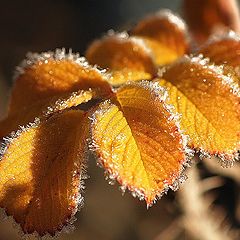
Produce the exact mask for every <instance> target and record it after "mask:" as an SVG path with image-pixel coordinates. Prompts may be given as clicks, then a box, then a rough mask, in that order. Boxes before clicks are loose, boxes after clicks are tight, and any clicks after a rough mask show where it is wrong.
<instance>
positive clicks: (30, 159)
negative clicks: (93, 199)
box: [0, 111, 88, 235]
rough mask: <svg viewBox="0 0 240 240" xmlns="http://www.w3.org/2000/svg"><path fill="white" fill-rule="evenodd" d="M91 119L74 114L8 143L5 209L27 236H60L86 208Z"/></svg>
mask: <svg viewBox="0 0 240 240" xmlns="http://www.w3.org/2000/svg"><path fill="white" fill-rule="evenodd" d="M85 118H86V117H85V115H84V113H83V112H81V111H69V112H66V113H62V114H59V115H55V116H53V117H51V118H49V119H48V120H47V121H45V122H35V123H34V124H32V125H31V126H29V127H27V128H25V129H22V130H21V131H19V132H17V133H16V134H15V135H12V137H10V138H8V139H5V144H6V148H5V150H4V152H3V155H2V157H1V161H0V169H1V171H0V206H1V207H2V208H4V209H5V210H6V213H7V214H8V215H11V216H13V218H14V220H15V221H16V222H18V223H19V224H20V225H21V227H22V230H23V232H24V233H33V232H34V231H36V232H37V233H38V234H39V235H45V234H46V233H50V234H51V235H54V234H55V233H56V232H57V231H59V230H61V229H62V228H63V226H64V225H66V224H67V223H68V222H69V221H70V220H71V218H72V217H73V215H74V214H75V213H76V211H77V207H78V204H82V196H81V193H80V192H81V190H82V188H83V186H82V182H81V179H82V177H83V167H84V155H85V150H86V140H85V139H86V134H87V132H88V130H87V129H88V127H87V125H86V123H85Z"/></svg>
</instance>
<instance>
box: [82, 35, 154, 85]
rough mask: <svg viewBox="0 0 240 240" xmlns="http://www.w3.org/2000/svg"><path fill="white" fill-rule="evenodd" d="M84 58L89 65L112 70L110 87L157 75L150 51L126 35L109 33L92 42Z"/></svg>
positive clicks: (143, 44)
mask: <svg viewBox="0 0 240 240" xmlns="http://www.w3.org/2000/svg"><path fill="white" fill-rule="evenodd" d="M86 58H87V59H88V61H89V62H90V63H91V64H97V65H99V66H100V67H102V68H109V69H110V70H112V77H111V78H110V83H111V84H112V85H120V84H122V83H125V82H127V81H130V80H131V81H137V80H142V79H150V78H152V77H153V76H155V75H156V73H157V69H156V67H155V65H154V62H153V59H152V57H151V50H150V49H148V48H147V46H146V45H145V43H144V41H143V40H141V39H140V38H136V37H128V35H127V33H119V34H113V33H111V32H110V33H109V35H107V36H104V37H103V38H102V39H100V40H97V41H95V42H93V43H92V44H91V45H90V47H89V48H88V50H87V52H86Z"/></svg>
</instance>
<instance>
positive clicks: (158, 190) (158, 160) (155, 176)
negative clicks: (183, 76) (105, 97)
mask: <svg viewBox="0 0 240 240" xmlns="http://www.w3.org/2000/svg"><path fill="white" fill-rule="evenodd" d="M165 98H166V92H165V91H164V89H162V88H161V87H160V86H159V85H158V84H157V83H151V82H147V81H146V82H141V83H135V84H134V83H131V84H127V85H124V86H123V87H121V88H120V89H119V90H117V92H116V99H115V100H112V101H105V102H104V103H101V104H100V105H99V107H98V109H97V110H96V112H95V113H94V116H93V122H92V138H93V147H94V149H95V151H96V153H97V155H98V156H99V158H100V162H101V163H102V165H103V166H104V168H105V169H106V170H107V171H108V173H109V175H110V176H109V177H110V179H116V180H117V181H118V182H119V183H120V184H121V185H122V188H123V189H124V188H128V189H129V190H130V191H132V192H133V195H137V196H139V198H140V199H145V200H146V202H147V204H148V205H151V204H152V203H153V201H155V200H156V198H157V197H160V196H161V195H162V194H163V193H164V192H165V191H167V189H168V188H169V187H172V188H175V187H177V186H178V184H177V183H178V180H179V179H180V176H181V172H182V169H183V164H184V163H185V161H186V156H185V149H184V142H183V136H182V135H181V133H180V131H179V129H178V127H177V123H176V120H175V116H174V115H172V114H171V109H170V108H169V107H168V105H166V104H165ZM114 102H115V103H114Z"/></svg>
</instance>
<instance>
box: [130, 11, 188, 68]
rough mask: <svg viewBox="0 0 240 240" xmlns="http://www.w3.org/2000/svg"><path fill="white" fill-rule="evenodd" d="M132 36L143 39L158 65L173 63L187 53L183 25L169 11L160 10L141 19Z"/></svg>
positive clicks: (186, 40) (181, 21) (186, 38)
mask: <svg viewBox="0 0 240 240" xmlns="http://www.w3.org/2000/svg"><path fill="white" fill-rule="evenodd" d="M132 34H133V35H137V36H139V37H142V38H143V39H144V41H145V42H146V45H147V46H148V47H149V48H150V49H152V52H153V57H154V60H155V62H156V63H157V64H158V65H163V64H167V63H170V62H173V61H174V60H175V59H177V58H178V57H179V56H181V55H183V54H185V53H186V52H187V51H188V37H187V30H186V26H185V23H184V22H183V20H182V19H181V18H179V17H178V16H177V15H175V14H173V13H172V12H171V11H169V10H160V11H159V12H157V13H155V14H153V15H150V16H149V17H147V18H145V19H143V20H142V21H140V22H139V23H138V24H137V26H136V27H135V28H134V29H133V31H132Z"/></svg>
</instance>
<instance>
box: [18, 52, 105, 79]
mask: <svg viewBox="0 0 240 240" xmlns="http://www.w3.org/2000/svg"><path fill="white" fill-rule="evenodd" d="M49 60H56V61H62V60H69V61H72V62H74V63H76V64H78V65H80V66H81V67H84V68H86V69H89V70H95V71H96V72H98V73H99V74H101V75H102V76H103V77H104V76H105V78H106V79H107V78H108V77H109V76H108V74H106V70H105V69H101V68H99V67H98V66H97V65H94V66H92V65H90V64H89V63H88V62H87V60H86V58H85V57H83V56H80V54H79V53H78V52H77V53H73V52H72V49H71V48H70V49H69V50H68V51H67V50H66V49H65V48H57V49H55V51H47V52H41V53H35V52H28V53H27V54H26V58H25V59H24V60H23V61H22V62H21V63H20V64H19V65H18V66H17V67H16V70H15V73H14V77H13V79H14V80H15V79H17V78H18V77H19V76H20V75H22V74H24V73H25V69H27V68H29V67H31V66H33V65H34V64H36V63H37V62H44V63H48V61H49Z"/></svg>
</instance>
